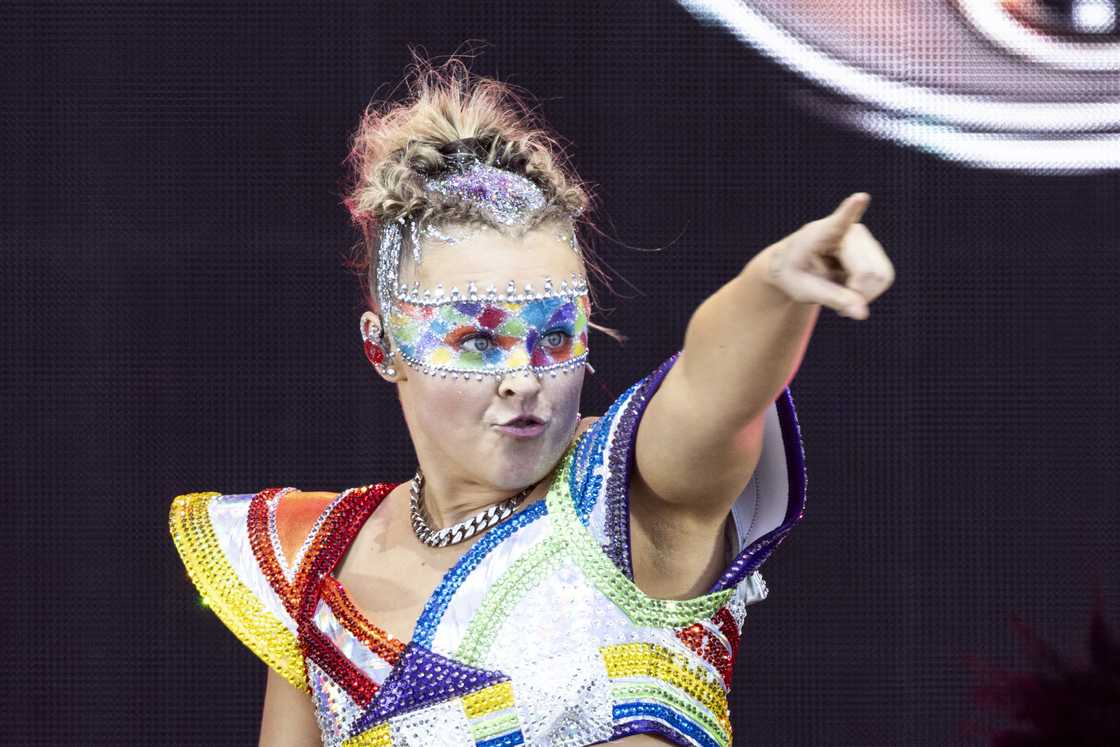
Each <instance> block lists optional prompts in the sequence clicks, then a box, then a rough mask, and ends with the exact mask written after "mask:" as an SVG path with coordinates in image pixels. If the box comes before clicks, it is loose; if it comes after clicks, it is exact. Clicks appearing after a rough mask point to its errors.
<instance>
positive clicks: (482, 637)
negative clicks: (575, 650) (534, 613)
mask: <svg viewBox="0 0 1120 747" xmlns="http://www.w3.org/2000/svg"><path fill="white" fill-rule="evenodd" d="M563 549H564V547H563V544H562V543H561V542H560V541H559V539H558V538H557V537H556V536H555V535H551V534H550V535H549V536H547V537H545V538H544V539H543V540H541V541H540V542H539V543H537V545H536V547H533V548H532V549H531V550H529V551H528V552H526V553H525V554H524V555H522V556H521V557H520V558H518V559H517V560H516V561H514V563H513V564H512V565H511V566H510V567H509V568H507V569H506V572H505V573H503V574H502V575H501V577H500V578H499V579H498V580H497V581H495V582H494V584H493V585H492V586H491V587H490V589H489V590H488V591H487V592H486V596H485V597H484V598H483V600H482V604H481V605H480V606H479V608H478V611H477V612H475V614H474V616H473V617H472V618H471V622H470V625H469V626H468V627H467V632H466V633H465V634H464V635H463V641H462V642H461V643H460V644H459V649H458V651H456V653H455V658H456V659H458V660H459V661H460V662H462V663H463V664H469V665H471V666H476V667H478V666H482V661H483V658H484V657H485V656H486V653H487V652H488V651H489V650H490V646H491V644H492V643H493V642H494V635H495V634H496V633H497V632H498V628H499V626H500V624H501V621H502V619H504V618H505V617H506V616H507V615H508V614H509V612H510V610H511V609H513V607H514V606H515V605H516V604H517V603H518V602H519V601H521V598H522V597H523V596H525V594H526V593H527V592H528V591H529V590H530V589H532V588H533V587H534V586H536V585H537V584H538V583H540V579H542V578H543V577H544V576H545V575H546V574H548V573H549V572H551V571H552V570H553V569H554V568H555V567H556V566H558V565H559V564H560V562H561V561H562V560H563V559H564V556H563V555H562V554H561V552H562V550H563Z"/></svg>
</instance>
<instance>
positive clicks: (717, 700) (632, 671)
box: [599, 642, 731, 732]
mask: <svg viewBox="0 0 1120 747" xmlns="http://www.w3.org/2000/svg"><path fill="white" fill-rule="evenodd" d="M599 653H600V654H601V655H602V657H603V662H604V663H605V664H606V666H607V676H608V677H612V678H615V677H636V676H642V675H644V676H646V677H656V678H657V679H661V680H665V681H666V682H669V683H670V684H673V685H676V686H677V687H679V688H680V689H681V690H684V691H685V692H686V693H688V694H689V695H691V696H692V697H694V698H696V700H698V701H700V703H701V704H703V705H704V707H705V708H707V709H708V710H709V711H711V712H712V715H713V716H714V717H715V718H716V720H717V721H719V723H720V724H721V725H722V726H723V727H724V728H725V729H727V731H728V732H730V731H731V715H730V713H729V710H728V706H727V691H726V690H724V689H723V687H722V685H717V684H716V683H715V682H714V680H713V679H711V677H710V676H709V677H705V676H702V675H707V674H708V673H707V672H706V670H704V669H701V668H700V667H697V666H696V665H695V664H692V663H691V662H690V661H689V660H688V657H687V656H685V655H684V654H678V653H676V652H674V651H672V650H670V649H668V648H666V647H664V646H659V645H657V644H654V643H642V642H638V643H620V644H617V645H613V646H603V647H602V648H600V649H599Z"/></svg>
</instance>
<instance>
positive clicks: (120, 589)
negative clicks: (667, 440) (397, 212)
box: [0, 0, 1120, 746]
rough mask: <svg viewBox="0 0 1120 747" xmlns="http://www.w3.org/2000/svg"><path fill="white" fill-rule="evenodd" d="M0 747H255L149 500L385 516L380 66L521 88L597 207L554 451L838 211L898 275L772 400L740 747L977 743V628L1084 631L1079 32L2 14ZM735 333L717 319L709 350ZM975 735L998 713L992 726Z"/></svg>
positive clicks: (1102, 576) (1093, 75) (1110, 482)
mask: <svg viewBox="0 0 1120 747" xmlns="http://www.w3.org/2000/svg"><path fill="white" fill-rule="evenodd" d="M0 35H2V36H0V57H2V68H3V70H4V72H3V74H2V76H0V85H2V86H3V95H2V96H0V102H2V106H3V116H2V117H0V128H2V133H3V137H2V139H0V148H2V149H3V160H2V163H3V169H0V174H2V176H0V178H2V179H3V186H4V190H3V195H4V211H3V215H4V218H3V221H0V241H2V249H3V257H4V261H5V268H4V272H3V277H4V281H5V292H4V293H3V294H2V295H0V299H2V301H0V303H3V306H4V312H5V313H4V319H5V323H6V324H5V326H6V332H7V334H6V335H5V344H4V364H5V365H4V366H3V371H4V374H3V381H4V393H5V404H6V412H7V428H5V436H4V438H5V448H4V452H3V453H4V464H3V467H2V469H0V474H2V475H3V484H4V495H5V498H6V499H7V501H8V509H9V510H8V517H9V518H8V520H7V521H6V522H5V524H6V527H7V531H6V537H7V541H6V543H5V545H6V549H7V553H6V556H7V564H8V573H7V574H5V579H6V581H5V584H4V586H5V591H6V594H5V598H6V599H9V600H11V601H10V603H11V604H14V614H12V615H11V618H12V621H11V622H10V623H9V625H8V626H7V631H8V633H7V635H6V636H5V642H6V644H5V651H6V657H7V660H8V661H9V662H10V672H9V680H8V682H9V687H10V688H12V689H13V692H11V693H10V694H9V697H7V698H4V704H5V705H4V706H3V708H4V720H5V724H6V727H5V733H6V736H8V737H10V740H11V743H13V744H60V743H64V742H71V743H77V744H199V745H219V744H221V745H226V744H228V745H246V744H255V743H256V739H257V730H258V727H259V722H260V708H261V701H262V697H263V692H264V681H265V669H264V665H263V664H261V662H260V661H258V660H257V659H256V658H255V657H254V656H253V655H252V654H251V653H250V652H249V651H248V650H247V649H246V648H245V647H244V646H243V645H241V644H240V643H239V642H238V641H237V640H236V639H235V638H234V637H233V636H232V635H231V634H230V633H229V632H228V631H227V630H226V629H225V628H224V627H223V626H222V624H221V623H220V622H219V621H218V620H217V619H216V618H215V617H214V615H213V613H212V612H211V611H210V610H209V609H207V608H206V607H204V606H203V605H201V604H200V603H199V599H198V598H197V596H196V595H195V594H194V592H193V589H192V587H191V586H190V584H189V581H188V579H187V578H186V575H185V573H184V571H183V568H182V565H181V564H180V562H179V560H178V558H177V556H176V555H175V552H174V548H173V546H172V544H171V541H170V538H169V536H168V532H167V511H168V508H169V504H170V500H171V498H172V496H174V495H177V494H180V493H184V492H189V491H219V492H223V493H243V492H250V491H255V490H260V489H263V488H265V487H268V486H279V485H292V486H296V487H299V488H301V489H303V490H312V491H314V490H332V491H339V490H342V489H344V488H346V487H350V486H355V485H360V484H366V483H370V482H376V481H390V480H391V481H400V480H403V479H407V477H409V476H411V474H412V470H413V469H414V466H415V462H414V458H413V454H412V453H411V450H410V448H409V445H408V441H407V438H406V436H407V433H406V430H405V426H404V423H403V420H402V417H401V415H400V409H399V405H398V403H397V401H396V400H395V398H394V395H393V393H392V392H391V391H390V389H389V388H388V386H387V385H385V384H384V383H383V382H381V381H380V380H379V379H377V378H376V377H375V376H374V374H373V372H372V371H371V370H370V368H369V366H368V363H367V362H366V360H365V358H364V356H363V353H362V348H361V342H360V339H359V336H358V317H359V316H360V314H361V312H362V310H363V309H362V306H361V300H360V295H359V292H358V287H357V283H356V282H355V279H354V277H353V276H352V275H351V274H349V273H348V271H347V270H346V269H345V268H344V267H343V260H344V259H345V258H346V257H347V256H348V254H349V252H350V250H351V249H352V247H353V246H354V245H355V243H356V241H357V239H358V237H357V236H356V235H355V234H354V233H353V232H352V231H351V229H350V227H349V225H348V223H347V215H346V211H345V209H344V208H343V206H342V205H341V202H340V184H339V181H340V179H341V177H342V174H343V170H342V160H343V158H344V157H345V155H346V152H347V137H348V135H349V134H350V132H351V130H352V128H353V127H354V126H355V125H356V123H357V119H358V116H359V114H360V113H361V111H362V109H363V107H364V106H365V105H366V104H367V103H368V102H369V101H370V100H371V99H372V98H383V97H391V96H394V95H395V94H397V93H400V91H399V90H396V91H395V90H394V86H395V84H396V83H397V82H398V81H399V80H400V79H401V78H402V76H403V74H404V71H405V66H406V65H407V64H408V62H409V60H410V47H411V48H416V49H418V50H420V51H422V52H423V53H425V54H427V55H429V56H432V57H439V56H444V55H447V54H449V53H452V52H455V51H460V52H469V53H470V54H472V55H473V57H472V60H473V61H472V63H471V67H472V69H473V70H475V71H476V72H478V73H480V74H484V75H490V76H496V77H498V78H500V79H502V80H505V81H508V82H511V83H514V84H516V85H518V86H521V87H523V88H524V89H526V90H527V91H529V92H530V93H531V94H533V95H534V96H535V97H536V101H537V104H536V106H537V107H538V110H539V112H540V113H541V114H542V115H543V116H544V117H545V118H546V119H547V121H548V122H549V123H550V124H551V125H552V126H553V127H554V128H555V129H556V130H557V131H558V132H559V133H561V135H562V136H563V137H564V138H565V139H566V140H567V141H568V143H569V151H570V154H571V157H572V161H573V165H574V166H575V168H576V169H577V170H578V171H579V173H580V175H581V176H582V177H583V178H584V179H586V180H588V181H589V182H591V183H592V185H593V186H594V189H595V191H596V193H597V194H598V196H599V199H600V201H601V205H602V210H601V213H600V218H599V222H600V227H601V228H602V230H603V233H604V236H603V237H601V238H600V239H599V240H598V242H599V243H598V244H597V246H596V250H597V251H598V253H599V255H600V256H601V257H603V259H604V260H605V261H606V262H607V263H608V264H609V266H610V268H611V271H612V277H613V278H614V281H613V283H612V285H613V289H612V290H610V291H608V290H606V289H604V290H603V292H602V294H601V298H602V300H603V302H604V303H603V307H602V308H601V309H600V310H599V318H598V321H599V323H601V324H605V325H607V326H610V327H613V328H616V329H618V330H620V331H621V332H622V333H624V334H625V335H627V337H628V339H627V341H626V342H625V344H624V345H620V344H619V343H617V342H615V341H614V340H612V339H610V338H609V337H607V336H605V335H602V334H599V333H597V332H596V333H593V334H592V337H591V343H590V344H591V350H592V353H591V356H592V360H593V361H594V365H595V370H596V373H595V374H594V375H593V376H590V377H589V378H588V380H587V386H586V389H585V392H584V401H583V404H582V408H581V409H582V411H583V413H584V414H585V415H589V414H601V413H602V411H603V408H604V407H606V405H607V404H609V403H610V402H611V401H612V400H613V399H614V397H616V396H617V395H618V394H619V393H621V392H622V391H623V390H624V389H625V388H626V387H627V386H629V385H630V384H631V383H633V382H634V381H636V380H637V379H638V378H639V377H640V376H642V375H644V374H645V373H647V372H648V371H649V370H651V369H652V367H653V366H655V365H656V364H657V363H659V362H660V361H662V360H664V359H665V358H666V357H667V356H668V355H669V354H671V353H672V352H673V351H674V350H676V349H678V347H679V346H680V344H681V342H682V339H683V333H684V329H685V325H686V324H687V322H688V319H689V315H690V314H691V313H692V311H693V310H694V309H695V308H696V306H697V304H699V303H700V302H701V301H702V300H703V299H704V298H705V297H707V296H708V295H709V294H711V293H712V292H714V291H715V290H716V289H717V288H718V287H720V285H721V284H722V283H724V282H726V281H727V280H728V279H730V278H731V277H732V276H733V275H734V274H735V273H736V272H738V271H739V270H740V269H741V268H742V267H743V265H744V264H745V263H746V262H747V261H748V260H749V259H750V258H751V257H752V256H753V255H754V254H755V253H757V252H758V251H760V250H761V249H762V248H764V247H766V246H767V245H769V244H770V243H772V242H773V241H775V240H777V239H778V238H780V237H782V236H784V235H786V234H788V233H790V232H792V231H793V230H794V229H796V228H797V227H799V226H800V225H802V224H803V223H805V222H807V221H809V220H813V219H815V218H817V217H820V216H822V215H824V214H825V213H827V212H828V211H830V210H831V209H832V208H833V207H834V206H835V205H836V204H837V203H838V202H839V201H840V199H842V198H843V197H844V196H845V195H847V194H850V193H851V192H855V191H866V192H868V193H870V194H871V205H870V207H869V208H868V211H867V213H866V215H865V217H864V220H863V222H864V223H865V224H866V225H867V226H868V227H869V228H870V229H871V230H872V232H873V233H874V235H875V236H876V238H878V239H879V240H880V242H881V243H882V244H883V246H884V248H885V249H886V251H887V253H888V254H889V256H890V257H891V260H892V262H893V263H894V265H895V268H896V271H897V278H896V281H895V283H894V286H893V287H892V288H891V289H890V290H889V291H888V292H887V293H886V294H885V295H884V296H883V297H882V298H881V299H879V300H878V301H877V302H876V303H875V304H873V305H872V307H871V315H870V318H869V319H867V320H863V321H856V320H852V319H846V318H843V317H839V316H837V315H836V314H835V313H832V312H830V311H828V310H825V311H822V313H821V316H820V319H819V321H818V323H817V326H816V329H815V331H814V335H813V338H812V340H811V342H810V345H809V348H808V350H807V353H806V356H805V359H804V361H803V363H802V365H801V368H800V370H799V371H798V373H797V375H796V377H795V378H794V379H793V381H792V382H791V384H790V388H791V392H792V394H793V396H794V398H795V400H796V403H797V412H798V418H799V422H800V426H801V429H802V436H803V439H804V446H805V456H806V464H807V474H808V489H807V506H806V512H805V517H804V519H803V520H802V522H801V524H800V525H799V526H798V527H797V529H796V530H795V531H794V532H793V533H792V534H791V535H790V537H789V538H788V539H787V541H785V542H784V543H783V544H782V547H781V549H780V550H779V551H777V552H775V554H774V556H773V557H772V558H771V559H770V560H769V561H768V562H767V564H766V566H765V568H764V575H765V578H766V581H767V584H768V587H769V590H770V593H769V597H768V598H767V599H766V600H765V601H764V602H762V603H761V604H757V605H753V606H751V607H750V608H749V609H748V618H747V622H746V626H745V630H744V637H743V642H742V646H741V649H740V652H739V660H738V663H737V667H736V671H735V678H734V688H733V690H732V711H733V725H734V729H735V735H736V739H735V743H736V744H744V745H752V744H755V745H768V746H769V745H900V744H905V745H945V744H984V743H985V742H984V739H983V738H982V737H978V736H970V734H974V733H977V732H982V731H983V730H984V729H986V728H987V729H990V728H996V727H997V726H1000V725H1004V726H1006V725H1008V724H1010V721H1008V719H1006V718H1005V717H1004V716H1002V715H1001V711H1000V710H998V709H994V710H992V709H987V708H985V707H984V705H983V703H981V702H980V700H981V698H979V696H978V695H977V693H976V692H975V687H976V686H977V685H978V684H979V683H980V682H981V681H982V678H981V677H980V675H979V674H978V671H977V668H978V667H982V664H980V663H978V662H986V663H988V664H990V665H991V666H995V667H1003V668H1007V669H1009V670H1013V671H1021V672H1027V671H1031V663H1030V661H1029V659H1028V658H1027V656H1026V653H1025V649H1024V648H1023V645H1022V644H1021V642H1020V640H1019V639H1018V638H1017V637H1016V633H1015V630H1014V628H1013V625H1012V620H1014V619H1021V620H1022V621H1024V623H1025V624H1027V625H1029V626H1030V628H1031V629H1032V630H1034V631H1036V632H1037V633H1038V634H1039V635H1040V636H1041V637H1042V638H1043V639H1045V640H1047V641H1050V642H1051V643H1053V645H1054V646H1055V647H1056V649H1057V650H1058V651H1059V652H1060V653H1061V654H1062V655H1063V656H1065V657H1067V658H1069V659H1070V660H1077V659H1082V660H1083V659H1086V658H1087V657H1088V655H1089V650H1088V646H1087V637H1088V634H1089V621H1090V616H1091V613H1092V610H1093V604H1094V600H1095V598H1096V597H1095V595H1096V594H1097V593H1098V592H1099V594H1100V599H1101V604H1102V608H1103V614H1104V617H1105V619H1107V620H1108V621H1109V622H1110V623H1111V624H1112V627H1113V628H1114V629H1115V628H1116V627H1118V625H1117V621H1118V620H1120V586H1118V582H1117V576H1116V572H1115V569H1116V568H1118V567H1120V543H1118V542H1117V539H1116V538H1117V537H1118V536H1120V508H1118V505H1120V504H1118V500H1117V495H1118V491H1117V468H1118V463H1117V457H1116V454H1117V453H1118V446H1120V432H1118V431H1120V429H1118V426H1117V423H1118V422H1120V399H1118V398H1117V394H1116V392H1117V388H1116V374H1115V372H1116V371H1117V368H1118V364H1120V356H1118V355H1117V348H1116V321H1117V318H1118V313H1117V312H1118V308H1120V304H1118V301H1117V298H1118V294H1120V257H1118V249H1120V245H1118V243H1120V242H1118V240H1117V236H1118V229H1120V220H1118V217H1117V216H1118V210H1117V207H1118V201H1120V178H1118V176H1117V169H1118V168H1120V146H1118V141H1117V138H1118V121H1120V115H1118V111H1120V100H1118V99H1120V68H1118V62H1117V61H1118V52H1117V45H1118V37H1117V21H1116V6H1115V4H1114V3H1111V4H1110V3H1109V2H1104V1H1098V2H1073V0H1067V1H1066V2H1029V1H1027V0H1023V1H1022V2H1003V3H997V2H995V0H993V1H992V2H990V3H984V2H981V1H980V0H969V1H968V2H965V1H964V0H960V1H959V2H954V1H953V0H944V2H940V1H938V2H933V1H930V2H920V3H919V2H905V1H904V0H896V1H895V2H886V1H882V2H847V3H834V2H817V1H816V0H813V1H812V2H809V1H807V0H800V1H799V0H788V1H787V0H758V1H757V2H749V3H748V2H701V1H699V0H697V1H693V0H687V1H683V2H681V3H675V2H653V1H649V0H644V1H643V2H623V3H613V4H609V5H608V4H603V3H583V2H575V3H511V2H458V3H399V2H377V3H373V2H360V3H359V2H335V3H324V4H311V3H298V4H297V3H282V2H276V3H242V2H191V3H147V2H105V3H97V4H90V3H83V2H69V1H67V2H61V1H60V2H50V3H28V2H9V3H4V4H3V7H2V8H0ZM744 323H747V320H744ZM1005 710H1006V709H1005Z"/></svg>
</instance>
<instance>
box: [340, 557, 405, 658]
mask: <svg viewBox="0 0 1120 747" xmlns="http://www.w3.org/2000/svg"><path fill="white" fill-rule="evenodd" d="M322 583H323V586H322V588H321V589H320V592H321V593H322V595H323V601H325V602H326V603H327V605H329V606H330V608H331V612H333V613H334V614H335V617H337V618H338V620H339V622H341V623H342V624H343V626H345V628H346V629H347V630H348V631H349V632H350V633H351V634H352V635H353V636H354V637H355V638H357V639H358V640H359V641H361V642H362V643H363V644H364V645H365V646H366V648H368V649H369V650H370V651H372V652H373V653H375V654H377V655H378V656H379V657H381V658H382V659H384V660H385V663H387V664H389V665H391V666H392V665H395V664H396V663H397V661H398V660H400V658H401V653H402V652H403V651H404V646H405V644H404V641H402V640H401V639H400V638H396V637H394V636H392V635H390V634H389V633H387V632H386V631H384V630H382V629H381V628H379V627H377V626H376V625H374V624H373V623H372V622H370V621H369V620H367V619H366V617H365V615H363V614H362V611H361V610H359V609H358V608H357V607H356V606H355V605H354V601H353V599H351V598H350V592H348V591H347V590H346V587H344V586H343V585H342V584H341V583H340V582H339V581H338V580H337V579H335V578H334V577H333V576H324V577H323V581H322Z"/></svg>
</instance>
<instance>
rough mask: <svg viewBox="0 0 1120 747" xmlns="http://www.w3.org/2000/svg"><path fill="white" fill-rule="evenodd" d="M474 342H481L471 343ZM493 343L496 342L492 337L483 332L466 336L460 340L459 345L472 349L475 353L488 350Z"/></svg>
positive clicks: (465, 348)
mask: <svg viewBox="0 0 1120 747" xmlns="http://www.w3.org/2000/svg"><path fill="white" fill-rule="evenodd" d="M473 342H477V343H479V344H478V345H471V343H473ZM493 344H494V342H493V340H491V339H490V336H489V335H487V334H485V333H482V332H478V333H475V334H473V335H469V336H467V337H464V338H463V339H462V340H459V347H461V348H463V349H464V350H470V351H471V352H474V353H483V352H486V351H487V350H489V349H490V346H491V345H493Z"/></svg>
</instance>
